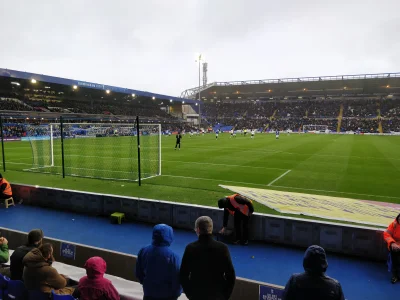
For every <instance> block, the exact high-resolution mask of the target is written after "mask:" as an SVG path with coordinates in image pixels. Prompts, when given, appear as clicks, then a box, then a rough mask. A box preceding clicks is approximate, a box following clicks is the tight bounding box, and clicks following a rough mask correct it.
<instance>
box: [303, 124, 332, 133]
mask: <svg viewBox="0 0 400 300" xmlns="http://www.w3.org/2000/svg"><path fill="white" fill-rule="evenodd" d="M308 131H318V132H329V127H328V125H303V132H308Z"/></svg>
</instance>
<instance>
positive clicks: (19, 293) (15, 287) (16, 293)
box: [5, 278, 26, 300]
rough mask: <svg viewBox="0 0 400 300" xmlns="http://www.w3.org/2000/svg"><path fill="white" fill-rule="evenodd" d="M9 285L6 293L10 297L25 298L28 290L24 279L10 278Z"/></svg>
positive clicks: (21, 299) (16, 299) (15, 298)
mask: <svg viewBox="0 0 400 300" xmlns="http://www.w3.org/2000/svg"><path fill="white" fill-rule="evenodd" d="M7 279H8V278H7ZM7 286H8V288H7V292H6V294H5V295H6V296H7V297H8V299H13V300H25V295H26V290H25V286H24V283H23V282H22V281H20V280H9V279H8V283H7Z"/></svg>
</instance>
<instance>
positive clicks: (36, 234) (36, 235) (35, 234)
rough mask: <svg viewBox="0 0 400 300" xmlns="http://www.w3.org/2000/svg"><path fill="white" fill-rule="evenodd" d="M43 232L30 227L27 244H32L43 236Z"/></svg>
mask: <svg viewBox="0 0 400 300" xmlns="http://www.w3.org/2000/svg"><path fill="white" fill-rule="evenodd" d="M43 236H44V234H43V231H42V229H32V230H31V231H30V232H29V233H28V244H30V245H33V244H35V243H37V242H40V240H41V239H42V238H43Z"/></svg>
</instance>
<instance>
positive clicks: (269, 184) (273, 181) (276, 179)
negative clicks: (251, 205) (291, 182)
mask: <svg viewBox="0 0 400 300" xmlns="http://www.w3.org/2000/svg"><path fill="white" fill-rule="evenodd" d="M290 171H292V170H287V171H286V172H285V173H283V174H282V175H281V176H279V177H277V178H275V179H274V180H272V181H271V182H270V183H268V186H271V185H272V184H273V183H275V182H276V181H278V180H279V179H281V178H282V177H283V176H285V175H286V174H288V173H289V172H290Z"/></svg>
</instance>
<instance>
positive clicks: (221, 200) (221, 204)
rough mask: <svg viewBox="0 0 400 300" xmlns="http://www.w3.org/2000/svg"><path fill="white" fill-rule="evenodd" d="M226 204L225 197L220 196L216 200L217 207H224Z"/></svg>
mask: <svg viewBox="0 0 400 300" xmlns="http://www.w3.org/2000/svg"><path fill="white" fill-rule="evenodd" d="M225 205H226V198H221V199H219V200H218V207H219V208H225Z"/></svg>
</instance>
